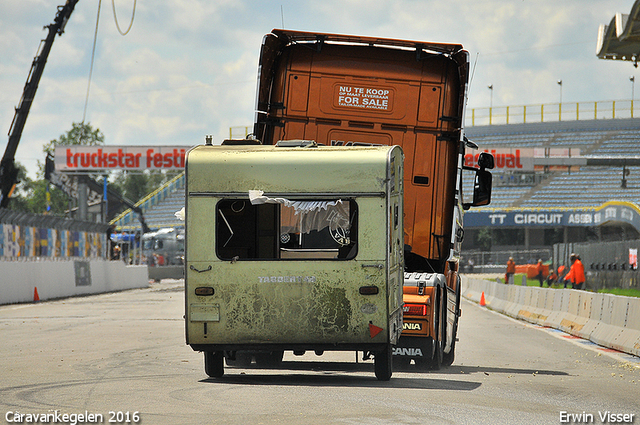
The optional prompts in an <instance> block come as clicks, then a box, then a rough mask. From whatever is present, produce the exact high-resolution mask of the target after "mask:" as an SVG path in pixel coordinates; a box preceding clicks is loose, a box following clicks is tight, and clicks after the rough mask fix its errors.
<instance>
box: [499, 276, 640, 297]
mask: <svg viewBox="0 0 640 425" xmlns="http://www.w3.org/2000/svg"><path fill="white" fill-rule="evenodd" d="M524 276H525V275H524V274H522V273H521V274H516V275H515V276H514V282H515V284H516V285H521V284H522V278H523V277H524ZM500 281H501V282H503V281H504V276H500ZM527 286H537V287H540V282H538V279H535V278H533V279H529V278H527ZM543 287H544V288H548V286H547V284H546V283H545V284H544V286H543ZM568 287H569V288H571V285H569V286H568ZM551 288H555V289H563V288H564V283H556V284H555V285H552V286H551ZM587 290H588V289H587ZM592 292H593V291H592ZM598 293H601V294H613V295H622V296H625V297H638V298H640V289H636V288H604V289H600V290H598Z"/></svg>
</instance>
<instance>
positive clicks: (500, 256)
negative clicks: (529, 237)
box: [462, 248, 553, 273]
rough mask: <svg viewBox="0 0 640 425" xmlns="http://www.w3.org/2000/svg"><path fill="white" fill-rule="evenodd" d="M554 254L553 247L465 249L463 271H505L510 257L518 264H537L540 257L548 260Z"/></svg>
mask: <svg viewBox="0 0 640 425" xmlns="http://www.w3.org/2000/svg"><path fill="white" fill-rule="evenodd" d="M552 254H553V250H552V249H551V248H549V249H530V250H521V251H520V250H511V251H465V252H463V253H462V271H463V272H465V273H504V272H505V269H506V267H507V260H508V259H509V257H513V260H514V261H515V262H516V264H535V263H537V261H538V259H542V260H543V261H545V262H546V261H547V260H549V259H550V258H551V256H552Z"/></svg>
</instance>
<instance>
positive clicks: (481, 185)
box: [472, 156, 493, 207]
mask: <svg viewBox="0 0 640 425" xmlns="http://www.w3.org/2000/svg"><path fill="white" fill-rule="evenodd" d="M491 162H493V156H491ZM491 165H493V164H491ZM491 178H492V176H491V173H490V172H489V171H487V170H478V171H476V179H475V183H474V185H473V205H472V206H474V207H479V206H482V205H489V203H490V202H491Z"/></svg>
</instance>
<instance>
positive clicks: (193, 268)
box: [189, 264, 211, 273]
mask: <svg viewBox="0 0 640 425" xmlns="http://www.w3.org/2000/svg"><path fill="white" fill-rule="evenodd" d="M189 268H190V269H191V270H193V271H194V272H198V273H204V272H208V271H209V270H211V265H209V267H207V268H206V269H203V270H198V269H196V268H195V267H193V264H192V265H190V266H189Z"/></svg>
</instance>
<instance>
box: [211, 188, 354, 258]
mask: <svg viewBox="0 0 640 425" xmlns="http://www.w3.org/2000/svg"><path fill="white" fill-rule="evenodd" d="M357 218H358V208H357V204H356V202H355V201H354V200H348V199H346V200H336V199H326V200H325V199H323V200H304V201H295V202H289V201H287V203H277V202H276V203H264V204H260V205H252V204H251V203H250V202H249V201H248V200H246V199H224V200H221V201H220V202H218V204H217V206H216V254H217V256H218V258H220V259H222V260H233V259H234V258H236V257H237V258H236V259H237V260H269V259H273V260H277V259H281V260H294V259H307V260H308V259H318V260H320V259H327V260H350V259H353V258H355V256H356V254H357Z"/></svg>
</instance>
